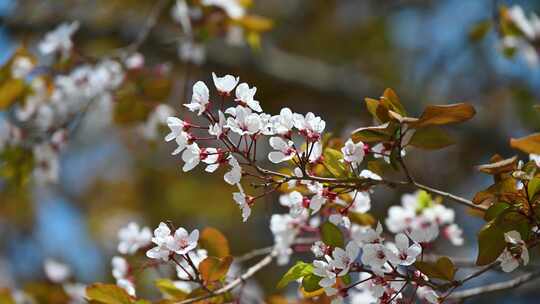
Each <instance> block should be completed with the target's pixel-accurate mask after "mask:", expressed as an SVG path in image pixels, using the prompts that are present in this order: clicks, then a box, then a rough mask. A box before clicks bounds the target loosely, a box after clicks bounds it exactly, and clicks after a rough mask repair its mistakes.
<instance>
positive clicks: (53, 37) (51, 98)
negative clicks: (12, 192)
mask: <svg viewBox="0 0 540 304" xmlns="http://www.w3.org/2000/svg"><path fill="white" fill-rule="evenodd" d="M78 28H79V24H78V22H72V23H64V24H61V25H59V26H58V27H57V28H56V29H54V30H53V31H51V32H49V33H47V34H46V35H45V37H44V38H43V40H42V41H40V42H39V43H38V50H39V53H38V54H32V53H30V52H29V51H28V50H26V49H25V48H20V49H18V50H17V51H15V53H14V54H13V56H12V58H11V59H10V60H9V61H8V62H7V63H6V65H5V67H4V68H5V69H6V71H7V75H5V77H3V79H2V81H3V83H4V88H10V90H9V91H10V94H9V95H6V98H9V100H4V101H3V104H5V105H8V106H9V107H10V108H9V110H10V111H9V114H8V115H6V116H4V117H2V118H1V119H0V126H1V128H0V154H1V152H2V150H4V149H12V150H13V149H20V150H24V151H29V155H30V156H31V157H29V158H28V159H30V160H31V162H32V165H33V176H34V180H35V181H36V183H37V184H46V183H55V182H57V181H58V179H59V173H60V163H59V156H60V152H61V151H62V149H63V148H64V147H65V146H66V144H67V142H68V140H69V139H70V137H71V136H72V135H73V133H74V132H75V131H76V130H77V129H78V128H79V127H80V125H81V124H83V122H82V120H83V118H84V117H85V116H92V118H93V122H94V123H96V125H99V127H100V128H103V127H106V126H108V125H109V124H110V123H111V121H112V118H113V116H114V115H113V114H114V110H115V108H114V107H115V102H114V101H115V98H116V97H115V93H116V92H117V91H118V90H119V89H120V88H121V87H122V86H123V85H124V84H125V83H126V79H127V77H128V73H134V74H135V73H137V72H138V71H139V70H140V69H142V68H143V66H144V57H143V56H142V55H141V54H139V53H132V54H129V55H126V56H124V57H122V56H121V57H119V58H114V57H110V58H107V57H104V58H102V59H99V60H97V61H96V62H88V61H86V60H84V58H82V59H81V58H80V57H81V56H80V55H79V54H78V53H77V52H75V51H74V49H73V46H74V42H73V40H72V39H73V38H72V36H73V35H74V34H75V33H76V31H77V29H78ZM4 78H5V79H4ZM6 90H7V89H6ZM5 105H4V106H5ZM172 113H173V111H172V108H171V107H170V106H168V105H166V104H158V105H157V106H155V107H154V108H153V109H152V110H151V111H150V113H149V114H148V117H147V119H146V121H144V122H141V123H139V125H138V126H137V130H138V131H139V132H140V134H141V135H142V136H143V137H144V138H146V139H155V138H156V137H157V136H158V134H159V132H158V130H159V126H161V125H164V123H165V121H166V119H167V117H169V116H170V115H172ZM92 114H93V115H92ZM96 120H97V121H96ZM2 158H6V157H5V156H4V157H2ZM4 160H6V159H4ZM6 161H8V162H9V159H7V160H6Z"/></svg>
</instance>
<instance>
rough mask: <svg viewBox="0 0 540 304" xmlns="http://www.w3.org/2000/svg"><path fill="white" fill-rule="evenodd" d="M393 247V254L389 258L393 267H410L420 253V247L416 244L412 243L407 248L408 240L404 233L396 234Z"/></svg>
mask: <svg viewBox="0 0 540 304" xmlns="http://www.w3.org/2000/svg"><path fill="white" fill-rule="evenodd" d="M394 247H395V248H393V251H394V254H393V255H391V256H390V262H392V263H393V264H394V265H402V266H409V265H412V264H413V263H414V262H415V261H416V257H417V256H418V255H419V254H420V253H421V252H422V247H421V246H420V245H419V244H417V243H412V244H411V246H409V238H408V237H407V236H406V235H405V234H404V233H398V234H396V238H395V244H394Z"/></svg>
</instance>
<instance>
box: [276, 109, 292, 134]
mask: <svg viewBox="0 0 540 304" xmlns="http://www.w3.org/2000/svg"><path fill="white" fill-rule="evenodd" d="M270 121H271V123H272V129H273V131H274V133H275V134H276V135H288V134H289V133H290V132H291V129H292V128H293V127H294V119H293V112H292V111H291V109H289V108H283V109H281V111H280V112H279V115H275V116H272V118H271V119H270Z"/></svg>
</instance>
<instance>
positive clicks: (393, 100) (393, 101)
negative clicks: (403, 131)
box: [382, 88, 407, 116]
mask: <svg viewBox="0 0 540 304" xmlns="http://www.w3.org/2000/svg"><path fill="white" fill-rule="evenodd" d="M382 99H384V100H386V101H388V103H389V104H390V108H391V110H393V111H395V112H397V113H398V114H400V115H402V116H403V115H406V114H407V113H406V112H405V108H404V107H403V105H402V104H401V102H400V101H399V97H398V95H397V94H396V92H395V91H394V90H392V89H390V88H387V89H386V90H384V93H383V96H382Z"/></svg>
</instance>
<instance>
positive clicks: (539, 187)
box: [527, 177, 540, 200]
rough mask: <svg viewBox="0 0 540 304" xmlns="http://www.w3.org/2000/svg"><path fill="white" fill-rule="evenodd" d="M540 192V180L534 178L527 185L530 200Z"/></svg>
mask: <svg viewBox="0 0 540 304" xmlns="http://www.w3.org/2000/svg"><path fill="white" fill-rule="evenodd" d="M538 191H540V178H538V177H533V179H531V180H530V181H529V184H528V185H527V192H528V194H529V200H532V199H533V197H534V196H535V195H536V194H537V193H538Z"/></svg>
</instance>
